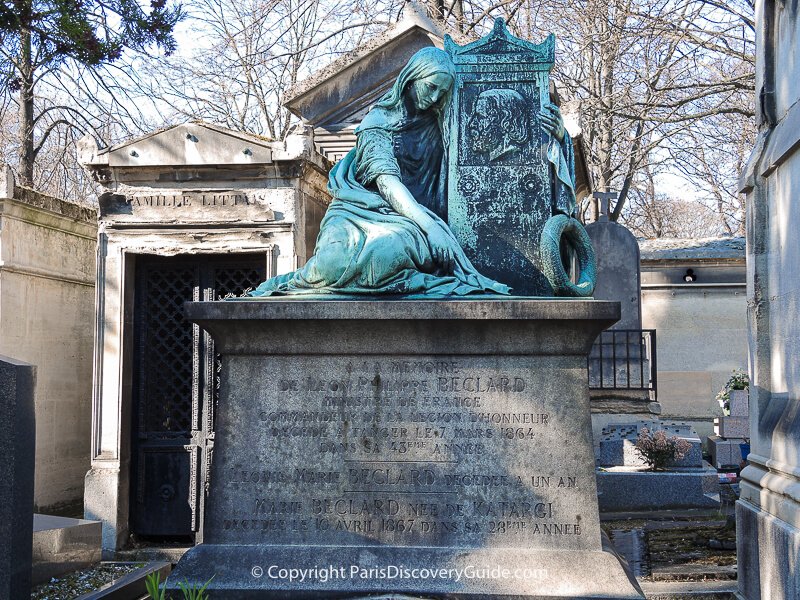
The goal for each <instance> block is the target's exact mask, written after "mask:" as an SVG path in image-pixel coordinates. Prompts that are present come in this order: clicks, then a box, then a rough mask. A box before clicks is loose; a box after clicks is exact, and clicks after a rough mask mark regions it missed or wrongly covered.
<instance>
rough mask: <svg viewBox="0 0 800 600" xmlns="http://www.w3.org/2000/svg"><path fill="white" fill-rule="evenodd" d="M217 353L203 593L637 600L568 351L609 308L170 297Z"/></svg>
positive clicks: (189, 565) (583, 381)
mask: <svg viewBox="0 0 800 600" xmlns="http://www.w3.org/2000/svg"><path fill="white" fill-rule="evenodd" d="M187 314H188V316H189V318H190V319H192V320H193V321H195V322H196V323H198V324H200V325H201V326H202V327H203V328H204V329H206V330H208V331H209V332H210V333H211V334H212V336H213V337H214V340H215V342H216V344H217V346H216V348H217V349H218V351H219V352H220V353H221V355H222V371H221V373H220V381H221V387H220V399H219V412H218V415H217V429H216V431H217V438H216V446H215V451H214V462H213V466H212V475H211V489H210V495H209V499H208V504H207V510H208V512H207V517H206V523H205V540H204V543H203V544H201V545H199V546H196V547H195V548H193V549H192V550H190V551H189V552H188V553H187V554H186V555H185V556H184V557H183V558H182V559H181V561H180V562H179V564H178V566H177V568H176V570H175V571H174V572H173V575H172V576H171V577H170V579H169V585H170V586H171V587H172V588H174V587H175V586H176V585H177V582H180V581H183V580H184V578H186V579H188V580H189V582H195V583H198V584H200V583H203V582H205V581H207V580H208V579H210V578H211V577H212V576H214V580H213V581H212V583H211V585H210V588H209V589H210V590H211V595H212V596H213V597H214V598H237V599H241V598H287V597H291V598H334V597H347V596H358V595H364V594H371V593H405V594H417V595H424V596H426V597H430V596H437V595H447V597H448V598H545V597H547V598H550V597H553V596H559V597H573V598H584V597H592V598H642V597H643V596H642V594H641V591H640V590H639V588H638V586H637V584H636V582H635V580H634V579H633V578H632V577H631V575H630V573H629V572H628V571H627V569H626V568H625V567H624V566H623V564H622V563H621V562H620V559H619V558H618V557H617V556H616V555H614V554H613V553H611V552H609V551H608V550H607V549H606V548H604V547H603V545H602V543H601V533H600V526H599V515H598V508H597V489H596V483H595V475H594V458H593V452H592V443H591V421H590V413H589V397H588V389H587V375H586V355H587V353H588V351H589V348H590V347H591V344H592V341H593V340H594V339H595V337H596V336H597V334H598V333H599V332H600V331H601V330H602V329H603V328H605V327H607V326H608V325H610V324H611V323H613V322H614V321H615V320H616V319H617V318H618V317H619V305H618V304H617V303H611V302H599V301H569V300H552V301H551V300H527V299H525V300H520V299H509V300H502V301H497V300H485V299H464V300H452V301H437V300H406V301H399V300H396V301H391V300H390V301H385V300H369V301H363V300H351V301H347V300H342V301H339V300H335V301H332V300H328V301H308V300H297V299H294V300H287V299H271V300H263V301H252V300H250V301H231V302H224V303H223V302H217V303H189V304H187Z"/></svg>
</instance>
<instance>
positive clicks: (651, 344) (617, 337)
mask: <svg viewBox="0 0 800 600" xmlns="http://www.w3.org/2000/svg"><path fill="white" fill-rule="evenodd" d="M656 359H657V356H656V330H655V329H609V330H607V331H604V332H603V333H601V334H600V336H599V337H598V338H597V339H596V340H595V342H594V345H593V346H592V349H591V351H590V352H589V359H588V361H589V388H590V389H593V390H596V389H599V390H611V389H614V390H647V391H650V392H652V393H653V395H654V396H655V395H656V394H657V392H658V375H657V373H658V368H657V367H658V364H657V362H656Z"/></svg>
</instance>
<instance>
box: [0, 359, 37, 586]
mask: <svg viewBox="0 0 800 600" xmlns="http://www.w3.org/2000/svg"><path fill="white" fill-rule="evenodd" d="M35 384H36V367H34V366H33V365H28V364H26V363H23V362H19V361H16V360H13V359H10V358H6V357H0V428H1V429H2V430H1V431H0V480H1V481H2V482H3V485H2V486H0V598H27V597H29V596H30V591H31V551H32V544H33V475H34V457H35V453H36V419H35V416H34V405H33V393H34V387H35Z"/></svg>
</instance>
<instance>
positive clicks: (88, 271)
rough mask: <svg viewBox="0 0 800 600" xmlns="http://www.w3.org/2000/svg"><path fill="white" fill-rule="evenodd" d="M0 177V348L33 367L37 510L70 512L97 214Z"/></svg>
mask: <svg viewBox="0 0 800 600" xmlns="http://www.w3.org/2000/svg"><path fill="white" fill-rule="evenodd" d="M3 175H4V176H3ZM0 183H4V185H0V354H5V355H7V356H13V357H14V358H16V359H18V360H23V361H25V362H28V363H31V364H33V365H36V367H37V370H38V371H37V372H38V376H37V383H36V479H35V497H34V501H35V505H36V508H37V510H38V511H44V512H58V511H63V510H71V509H74V508H76V507H79V506H80V503H81V502H82V498H83V478H84V475H85V473H86V469H87V467H88V465H89V446H90V435H91V414H92V411H91V398H92V354H93V352H92V346H93V336H94V331H93V330H94V271H95V255H96V239H97V238H96V236H97V225H96V222H97V218H96V213H95V211H94V210H92V209H88V208H84V207H80V206H77V205H75V204H72V203H69V202H65V201H62V200H58V199H56V198H50V197H47V196H44V195H41V194H38V193H36V192H33V191H32V190H29V189H26V188H22V187H19V186H15V185H14V182H13V177H12V176H11V173H10V171H8V170H6V171H5V173H4V174H0Z"/></svg>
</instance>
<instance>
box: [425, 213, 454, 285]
mask: <svg viewBox="0 0 800 600" xmlns="http://www.w3.org/2000/svg"><path fill="white" fill-rule="evenodd" d="M427 235H428V245H429V246H430V248H431V256H432V257H433V262H435V263H436V264H437V265H439V267H440V268H441V269H442V270H443V271H444V272H445V273H447V274H450V273H452V272H453V269H454V268H455V259H454V257H453V248H452V242H451V241H450V238H449V237H448V235H447V234H446V233H445V232H444V230H443V229H442V228H441V227H440V226H439V225H438V224H437V225H436V226H435V227H432V228H431V230H430V231H428V232H427Z"/></svg>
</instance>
